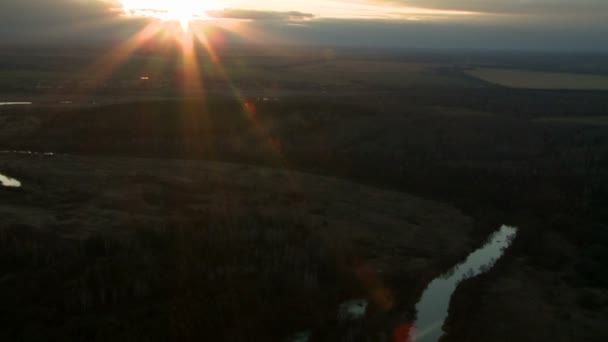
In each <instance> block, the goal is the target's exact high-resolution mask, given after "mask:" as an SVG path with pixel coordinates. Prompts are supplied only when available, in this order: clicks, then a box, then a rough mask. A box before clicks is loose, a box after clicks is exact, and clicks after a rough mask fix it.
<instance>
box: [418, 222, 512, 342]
mask: <svg viewBox="0 0 608 342" xmlns="http://www.w3.org/2000/svg"><path fill="white" fill-rule="evenodd" d="M516 234H517V229H516V228H514V227H509V226H502V227H501V228H500V229H499V230H498V231H497V232H495V233H494V234H493V235H492V236H491V237H490V240H489V241H488V242H487V243H486V244H485V245H484V246H483V247H481V248H480V249H478V250H476V251H474V252H473V253H471V254H469V256H468V257H467V259H466V260H465V261H464V262H463V263H461V264H459V265H456V266H455V267H454V268H453V269H451V270H450V271H449V272H448V273H447V274H445V275H443V276H440V277H438V278H436V279H434V280H433V281H432V282H431V283H430V284H429V285H428V286H427V288H426V290H425V291H424V293H423V294H422V297H421V298H420V301H419V302H418V304H416V311H417V313H418V314H417V319H416V322H415V324H414V329H413V332H412V335H413V336H411V340H412V341H416V342H436V341H439V339H440V338H441V336H442V335H443V329H442V327H443V322H444V321H445V319H446V317H447V316H448V307H449V304H450V297H451V296H452V293H453V292H454V290H456V287H457V286H458V284H459V283H460V282H461V281H462V280H463V279H466V278H470V277H474V276H476V275H479V274H481V273H484V272H486V271H487V270H489V269H490V268H491V267H492V266H493V265H494V263H495V262H496V260H498V259H499V258H500V257H501V256H502V254H503V253H504V251H505V249H506V248H507V247H509V245H510V244H511V241H512V240H513V238H514V237H515V235H516Z"/></svg>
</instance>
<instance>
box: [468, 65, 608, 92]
mask: <svg viewBox="0 0 608 342" xmlns="http://www.w3.org/2000/svg"><path fill="white" fill-rule="evenodd" d="M466 73H467V75H470V76H473V77H475V78H479V79H481V80H484V81H487V82H490V83H494V84H498V85H501V86H505V87H511V88H523V89H554V90H558V89H569V90H608V76H604V75H586V74H568V73H557V72H539V71H530V70H515V69H489V68H479V69H471V70H467V71H466Z"/></svg>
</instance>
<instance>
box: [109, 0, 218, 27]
mask: <svg viewBox="0 0 608 342" xmlns="http://www.w3.org/2000/svg"><path fill="white" fill-rule="evenodd" d="M120 3H121V4H122V10H123V11H124V13H125V15H128V16H133V17H151V18H158V19H161V20H165V21H175V22H178V23H179V24H180V26H181V27H182V29H183V30H184V32H186V31H188V29H189V26H190V22H191V21H194V20H205V19H207V18H208V17H207V14H206V13H207V11H209V10H214V9H217V8H218V6H217V2H216V0H120Z"/></svg>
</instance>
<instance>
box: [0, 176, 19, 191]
mask: <svg viewBox="0 0 608 342" xmlns="http://www.w3.org/2000/svg"><path fill="white" fill-rule="evenodd" d="M0 185H2V186H4V187H7V188H19V187H21V182H20V181H18V180H16V179H14V178H10V177H7V176H5V175H3V174H1V173H0Z"/></svg>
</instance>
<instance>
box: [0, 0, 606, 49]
mask: <svg viewBox="0 0 608 342" xmlns="http://www.w3.org/2000/svg"><path fill="white" fill-rule="evenodd" d="M353 1H354V0H353ZM370 1H374V3H384V4H386V3H387V2H390V3H392V4H395V5H397V4H398V5H400V6H421V7H426V8H436V9H446V10H448V9H449V10H467V11H481V12H488V13H491V14H488V15H487V16H484V18H485V19H483V20H477V19H475V20H472V19H470V18H468V17H467V18H465V19H461V20H455V19H450V17H449V16H448V17H447V18H445V19H443V20H436V21H435V20H431V21H424V20H422V21H417V22H415V21H406V20H380V19H378V20H355V19H342V20H338V19H327V18H325V19H324V18H319V17H315V16H313V15H312V14H310V13H303V12H298V11H287V12H273V11H255V10H248V9H226V10H222V11H215V12H211V13H210V15H211V16H213V17H215V18H223V19H239V20H243V21H247V22H244V23H242V25H250V27H252V28H255V29H256V32H261V33H265V35H263V36H264V37H269V38H265V40H264V41H263V42H265V43H281V44H285V43H298V44H299V43H302V44H326V45H351V46H375V47H421V48H475V49H480V48H481V49H484V48H489V49H562V50H604V51H606V50H608V23H607V22H606V20H605V19H606V14H607V13H608V0H519V1H515V0H513V1H507V0H494V1H493V0H486V1H482V0H451V1H450V0H370ZM0 2H2V4H1V5H0V45H1V44H6V43H11V42H24V43H50V42H54V43H58V44H66V43H67V42H70V41H77V42H91V43H95V42H98V41H103V40H107V41H116V40H120V39H125V38H127V37H130V36H131V35H133V34H134V33H135V32H137V31H138V30H140V29H141V28H142V27H143V26H144V25H145V24H146V23H147V22H149V21H150V20H152V19H142V18H126V17H124V16H123V15H121V12H120V11H119V10H118V9H119V8H120V5H119V4H118V2H116V1H115V0H0ZM294 10H295V9H294ZM521 18H525V19H521ZM302 23H304V25H300V24H302Z"/></svg>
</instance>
